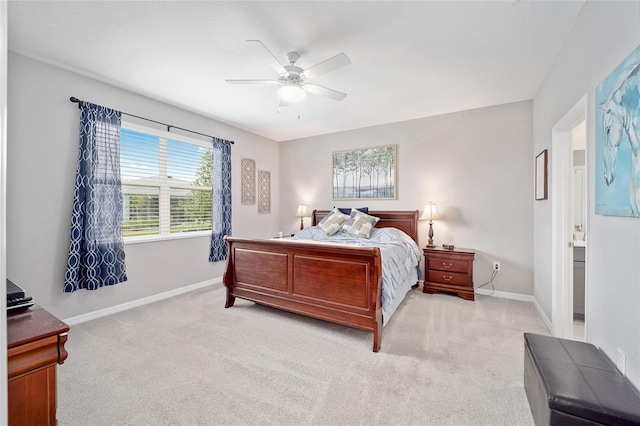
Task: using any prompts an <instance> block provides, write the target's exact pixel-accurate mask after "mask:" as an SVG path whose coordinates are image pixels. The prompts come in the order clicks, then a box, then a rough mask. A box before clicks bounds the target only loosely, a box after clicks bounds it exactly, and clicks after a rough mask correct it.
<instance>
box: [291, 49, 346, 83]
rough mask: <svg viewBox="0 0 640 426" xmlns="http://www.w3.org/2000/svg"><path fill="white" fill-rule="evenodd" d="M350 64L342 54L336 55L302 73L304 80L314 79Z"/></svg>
mask: <svg viewBox="0 0 640 426" xmlns="http://www.w3.org/2000/svg"><path fill="white" fill-rule="evenodd" d="M350 63H351V59H349V57H348V56H347V55H345V54H344V53H338V54H337V55H336V56H333V57H331V58H329V59H327V60H326V61H323V62H320V63H319V64H316V65H314V66H312V67H311V68H309V69H307V70H305V71H304V72H303V74H304V76H305V77H306V78H315V77H317V76H319V75H322V74H326V73H328V72H330V71H333V70H337V69H338V68H342V67H346V66H347V65H349V64H350Z"/></svg>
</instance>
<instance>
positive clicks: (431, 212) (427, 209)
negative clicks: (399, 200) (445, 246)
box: [420, 201, 441, 248]
mask: <svg viewBox="0 0 640 426" xmlns="http://www.w3.org/2000/svg"><path fill="white" fill-rule="evenodd" d="M427 219H428V220H429V242H428V243H427V247H428V248H434V247H435V244H433V221H434V220H438V219H441V217H440V215H439V214H438V209H437V208H436V205H435V204H434V203H432V202H431V201H429V204H426V205H425V206H424V211H423V212H422V215H421V216H420V220H427Z"/></svg>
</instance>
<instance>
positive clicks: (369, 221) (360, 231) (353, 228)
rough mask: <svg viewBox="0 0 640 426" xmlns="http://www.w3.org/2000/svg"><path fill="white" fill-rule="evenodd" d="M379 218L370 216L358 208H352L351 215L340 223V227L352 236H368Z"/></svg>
mask: <svg viewBox="0 0 640 426" xmlns="http://www.w3.org/2000/svg"><path fill="white" fill-rule="evenodd" d="M379 220H380V218H379V217H376V216H370V215H368V214H366V213H362V212H361V211H359V210H352V211H351V217H350V218H349V220H348V221H346V222H345V224H344V225H342V229H343V230H344V231H345V232H346V233H347V234H349V235H353V236H354V237H358V238H369V236H370V235H371V231H372V230H373V227H374V226H376V223H378V221H379Z"/></svg>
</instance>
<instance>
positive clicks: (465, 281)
mask: <svg viewBox="0 0 640 426" xmlns="http://www.w3.org/2000/svg"><path fill="white" fill-rule="evenodd" d="M428 281H430V282H433V283H443V284H450V285H462V286H468V285H469V275H467V274H459V273H456V272H447V271H431V270H430V271H429V276H428Z"/></svg>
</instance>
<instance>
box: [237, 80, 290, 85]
mask: <svg viewBox="0 0 640 426" xmlns="http://www.w3.org/2000/svg"><path fill="white" fill-rule="evenodd" d="M225 81H226V82H227V83H229V84H271V85H274V84H278V83H279V81H278V80H225Z"/></svg>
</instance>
